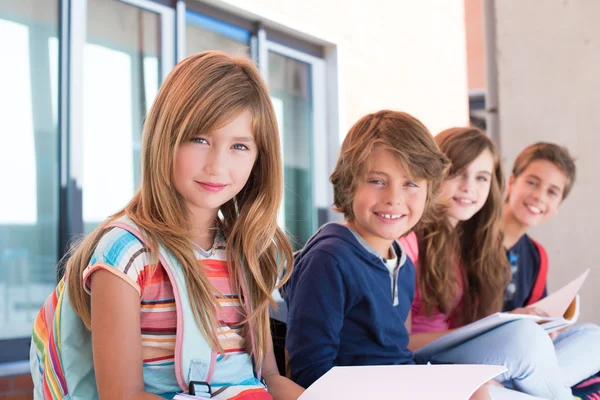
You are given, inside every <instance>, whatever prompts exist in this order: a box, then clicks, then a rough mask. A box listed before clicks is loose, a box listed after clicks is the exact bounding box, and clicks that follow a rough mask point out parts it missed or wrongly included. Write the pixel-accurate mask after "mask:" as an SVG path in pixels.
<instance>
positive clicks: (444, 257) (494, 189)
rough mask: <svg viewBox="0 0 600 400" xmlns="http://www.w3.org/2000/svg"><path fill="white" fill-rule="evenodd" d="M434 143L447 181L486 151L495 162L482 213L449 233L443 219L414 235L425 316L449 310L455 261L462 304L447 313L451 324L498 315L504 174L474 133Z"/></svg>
mask: <svg viewBox="0 0 600 400" xmlns="http://www.w3.org/2000/svg"><path fill="white" fill-rule="evenodd" d="M435 141H436V143H437V144H438V146H439V147H440V150H441V151H443V152H444V154H446V156H448V158H449V159H450V161H451V162H452V167H451V169H450V172H449V175H448V178H451V177H453V176H455V175H456V174H458V173H460V172H461V171H462V170H463V169H464V168H466V167H467V166H468V165H469V164H470V163H471V162H473V161H474V160H475V159H476V158H477V157H478V156H479V155H480V154H481V153H482V152H484V151H485V150H488V151H490V152H491V154H492V157H493V160H494V169H493V171H492V175H493V176H492V180H491V185H490V193H489V195H488V198H487V200H486V202H485V204H484V205H483V207H482V208H481V210H479V211H478V212H477V213H476V214H475V215H474V216H473V217H471V218H470V219H469V220H467V221H460V222H459V223H458V224H457V226H456V227H455V228H454V229H452V227H451V226H450V224H449V222H448V219H447V218H446V217H444V218H442V219H440V220H437V221H434V222H433V223H430V224H426V225H422V226H421V227H420V228H419V230H417V231H416V233H417V237H418V239H419V261H420V264H421V266H420V269H419V276H418V282H417V285H418V288H419V291H420V294H421V301H422V303H423V305H424V307H425V310H426V312H427V313H429V314H430V313H431V312H432V311H433V310H434V309H439V310H440V311H441V312H444V313H446V314H450V313H451V312H452V311H453V310H451V304H452V302H453V300H454V298H455V296H456V289H457V285H456V283H457V282H456V278H455V275H454V274H455V270H454V265H456V263H457V262H460V263H461V265H462V267H463V268H462V271H463V276H462V279H463V283H464V294H463V297H462V303H461V305H460V307H459V309H458V310H457V312H456V313H455V314H454V315H452V317H453V325H456V326H461V325H464V324H467V323H469V322H472V321H475V320H477V319H480V318H482V317H485V316H487V315H490V314H492V313H494V312H496V311H499V310H500V309H501V307H502V300H503V294H504V290H505V289H506V286H507V285H508V282H509V280H510V267H509V264H508V261H507V258H506V254H505V252H504V248H503V245H502V241H503V235H502V231H501V220H502V205H503V202H502V190H503V188H504V174H503V172H502V165H501V163H500V158H499V155H498V152H497V150H496V147H495V146H494V144H493V143H492V141H491V140H490V139H489V138H488V137H487V136H486V135H485V134H484V133H483V132H482V131H480V130H479V129H476V128H451V129H447V130H445V131H443V132H441V133H440V134H438V135H437V136H436V138H435ZM453 249H454V251H453Z"/></svg>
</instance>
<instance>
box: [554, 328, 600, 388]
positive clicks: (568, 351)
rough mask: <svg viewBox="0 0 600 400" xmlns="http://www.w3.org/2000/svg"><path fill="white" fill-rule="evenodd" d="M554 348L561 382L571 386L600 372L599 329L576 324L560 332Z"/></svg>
mask: <svg viewBox="0 0 600 400" xmlns="http://www.w3.org/2000/svg"><path fill="white" fill-rule="evenodd" d="M554 348H555V351H556V358H557V359H558V365H559V366H560V370H561V372H562V378H563V381H564V382H565V384H566V385H567V386H573V385H576V384H577V383H579V382H581V381H582V380H584V379H586V378H588V377H590V376H591V375H593V374H595V373H597V372H598V371H600V327H599V326H598V325H594V324H577V325H574V326H572V327H571V328H570V329H568V330H566V331H565V332H561V333H560V334H559V335H558V337H557V338H556V340H554Z"/></svg>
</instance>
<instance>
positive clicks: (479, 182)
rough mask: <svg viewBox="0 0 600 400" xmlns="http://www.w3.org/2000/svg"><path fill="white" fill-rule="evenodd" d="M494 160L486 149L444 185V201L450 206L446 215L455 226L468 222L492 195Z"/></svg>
mask: <svg viewBox="0 0 600 400" xmlns="http://www.w3.org/2000/svg"><path fill="white" fill-rule="evenodd" d="M493 171H494V158H493V156H492V153H491V152H490V151H489V150H488V149H486V150H484V151H483V152H481V154H479V156H477V158H476V159H474V160H473V161H472V162H471V163H470V164H469V165H467V166H466V167H465V168H463V169H462V170H460V171H458V172H457V173H456V175H454V176H452V177H450V178H448V179H446V180H445V181H444V183H443V184H442V199H443V200H444V201H446V202H447V203H448V204H449V208H448V211H447V213H446V215H447V216H448V219H449V220H450V222H451V223H452V225H453V226H456V224H457V223H458V222H459V221H467V220H469V219H470V218H471V217H472V216H473V215H475V214H476V213H477V212H478V211H479V210H481V208H482V207H483V205H484V204H485V202H486V200H487V198H488V195H489V194H490V186H491V183H492V179H494V175H493Z"/></svg>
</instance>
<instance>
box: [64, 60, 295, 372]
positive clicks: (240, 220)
mask: <svg viewBox="0 0 600 400" xmlns="http://www.w3.org/2000/svg"><path fill="white" fill-rule="evenodd" d="M244 110H250V112H251V113H252V133H253V135H254V139H255V142H256V145H257V148H258V155H257V159H256V162H255V164H254V167H253V169H252V172H251V174H250V177H249V178H248V181H247V183H246V185H245V186H244V188H243V189H242V190H241V191H240V193H239V194H238V195H237V196H235V197H234V198H233V199H231V200H230V201H228V202H227V203H225V204H223V205H222V206H221V208H220V211H221V213H222V215H223V220H222V221H220V227H221V229H222V230H223V233H224V235H225V237H226V239H227V246H226V249H227V261H228V264H229V270H230V274H231V279H232V289H233V290H236V293H240V294H241V293H243V292H244V290H243V289H244V288H243V286H244V282H241V281H240V279H239V277H240V276H243V277H245V281H246V283H247V292H246V296H247V297H244V296H240V300H241V301H242V302H243V303H244V305H247V306H250V310H251V312H250V314H249V315H246V318H245V319H244V321H243V324H244V325H245V326H246V329H245V331H246V338H247V339H248V338H249V335H252V336H253V337H254V340H255V345H256V354H253V356H254V358H255V361H256V363H257V366H260V365H261V364H262V361H263V360H264V357H265V352H266V350H267V348H268V346H269V343H268V338H269V332H270V331H269V329H270V326H269V304H274V302H273V299H272V297H271V293H272V292H273V290H274V289H275V288H276V287H277V277H278V276H279V274H280V273H281V266H284V265H285V266H286V267H287V270H286V272H285V275H284V276H283V279H282V283H281V284H283V283H284V282H285V281H286V280H287V278H288V277H289V275H290V273H291V266H292V263H293V259H292V250H291V247H290V244H289V242H288V240H287V238H286V236H285V234H284V233H283V232H282V230H281V229H280V228H279V227H278V225H277V212H278V209H279V204H280V202H281V198H282V188H283V171H282V161H281V156H280V143H279V133H278V130H277V123H276V119H275V113H274V110H273V107H272V104H271V100H270V97H269V94H268V91H267V88H266V85H265V83H264V82H263V80H262V79H261V77H260V74H259V72H258V70H257V69H256V67H255V66H254V65H253V64H252V62H251V61H250V60H248V59H245V58H234V57H229V56H227V55H225V54H224V53H221V52H214V51H208V52H203V53H199V54H195V55H193V56H190V57H188V58H186V59H185V60H183V61H181V62H180V63H179V64H178V65H177V66H176V67H175V68H174V69H173V70H172V71H171V72H170V74H169V76H168V77H167V79H166V80H165V82H164V83H163V85H162V86H161V88H160V90H159V92H158V94H157V96H156V99H155V101H154V104H153V105H152V108H151V109H150V112H149V114H148V116H147V118H146V121H145V123H144V129H143V144H142V157H141V164H142V180H141V184H140V188H139V190H138V191H137V192H136V194H135V195H134V197H133V199H132V200H131V201H130V202H129V204H127V206H125V208H124V209H123V210H121V211H119V212H118V213H116V214H115V215H113V216H111V217H109V218H108V220H107V221H105V222H104V223H103V224H101V225H100V226H99V227H97V228H96V229H95V230H94V231H93V232H92V233H91V234H90V235H89V236H88V237H87V238H85V239H84V240H83V241H82V242H81V243H80V244H79V245H78V246H76V248H74V249H73V251H72V255H71V257H70V258H69V260H68V263H67V282H68V288H69V298H70V300H71V303H72V305H73V309H74V310H75V312H76V313H77V314H78V315H79V316H80V317H81V319H82V320H83V322H84V324H85V326H86V327H87V328H88V329H91V316H90V299H89V296H88V295H87V294H86V293H85V291H84V288H83V284H82V278H83V271H84V269H85V268H86V267H87V265H88V263H89V261H90V257H91V255H92V253H93V251H94V249H95V248H96V246H97V244H98V242H99V240H100V238H101V237H102V235H103V234H104V233H105V230H106V228H105V227H106V226H107V225H108V224H109V223H110V222H112V221H114V220H115V219H117V218H119V217H121V216H123V215H127V216H128V217H130V218H131V219H132V220H133V221H134V222H135V223H136V224H137V226H138V227H140V229H141V230H142V232H143V233H144V235H145V236H146V237H147V238H148V239H149V241H150V243H151V249H150V250H151V252H152V254H154V255H155V256H156V255H157V248H158V244H159V243H161V244H162V245H163V246H165V247H166V248H167V249H168V250H169V251H171V252H172V253H173V255H174V256H175V257H176V258H177V260H178V261H179V262H180V263H181V266H182V268H183V271H184V274H185V277H186V282H187V289H188V292H189V297H190V301H191V307H192V310H193V313H194V317H195V319H196V322H197V324H198V326H199V328H200V330H201V332H202V333H203V335H204V337H205V338H206V340H207V341H208V343H209V344H210V346H211V347H212V348H214V349H218V350H219V351H222V347H221V346H220V344H219V341H218V339H217V336H216V328H217V326H218V325H217V316H216V308H217V307H218V302H217V299H216V297H215V296H214V287H213V285H212V284H211V283H210V282H209V280H208V278H207V277H206V276H205V274H204V273H203V271H202V269H199V268H197V265H198V264H197V260H196V257H195V255H194V251H193V241H192V238H191V233H190V232H191V230H190V226H189V222H188V221H189V219H188V211H187V208H186V205H185V202H184V200H183V198H182V196H181V195H180V194H179V193H178V192H177V191H176V190H174V189H173V187H174V186H173V176H172V174H173V163H174V157H175V153H176V151H177V149H178V147H179V145H180V144H181V143H183V142H184V141H186V140H188V139H189V138H191V137H193V136H194V135H196V134H197V133H198V132H207V131H211V130H213V129H217V128H219V127H220V126H223V125H225V124H227V123H228V122H229V121H230V120H232V119H233V118H235V117H236V116H237V115H239V114H240V113H241V112H243V111H244ZM249 322H252V325H251V326H252V327H253V328H252V331H253V332H249V329H248V326H249V325H248V323H249ZM249 342H250V341H247V343H249Z"/></svg>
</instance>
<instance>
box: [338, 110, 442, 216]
mask: <svg viewBox="0 0 600 400" xmlns="http://www.w3.org/2000/svg"><path fill="white" fill-rule="evenodd" d="M380 149H383V150H389V151H391V152H392V153H393V154H394V155H395V156H396V158H397V160H398V161H399V162H400V163H401V165H402V166H403V167H404V169H405V170H406V171H407V173H408V174H409V175H410V177H411V178H412V179H425V180H427V200H426V203H425V209H424V211H423V216H422V217H421V220H420V222H419V224H420V223H421V221H425V222H429V221H431V220H435V219H437V218H440V217H441V216H442V215H443V213H444V210H445V209H444V208H443V207H442V206H441V205H440V204H439V203H438V200H437V199H438V195H439V191H440V187H441V183H442V181H443V179H444V177H445V175H446V171H447V169H448V168H449V166H450V162H449V161H448V158H447V157H446V156H445V155H444V153H442V152H441V151H439V149H438V147H437V145H436V144H435V141H434V140H433V136H432V135H431V133H430V132H429V131H428V130H427V128H426V127H425V125H423V124H422V123H421V122H420V121H419V120H417V119H416V118H414V117H413V116H411V115H409V114H406V113H403V112H397V111H389V110H382V111H379V112H376V113H374V114H369V115H366V116H364V117H362V118H361V119H359V120H358V121H357V122H356V123H355V124H354V126H353V127H352V128H350V131H349V132H348V135H347V136H346V139H345V140H344V143H343V144H342V149H341V151H340V156H339V158H338V161H337V165H336V167H335V170H334V171H333V174H331V183H332V184H333V205H334V209H335V210H336V211H338V212H341V213H342V214H344V217H345V218H346V220H348V221H353V220H354V212H353V211H352V203H353V202H354V195H355V193H356V188H357V187H358V185H359V184H360V183H361V182H363V181H364V179H365V177H366V174H367V173H368V171H369V167H370V163H371V162H372V161H373V160H372V154H373V153H374V152H375V151H377V150H380Z"/></svg>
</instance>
